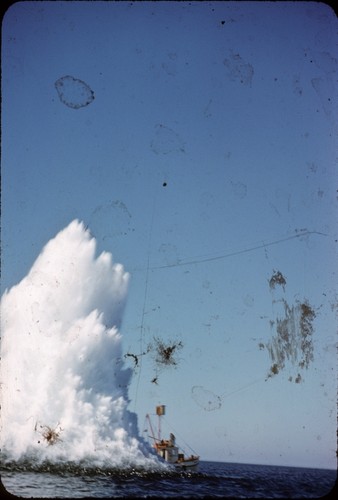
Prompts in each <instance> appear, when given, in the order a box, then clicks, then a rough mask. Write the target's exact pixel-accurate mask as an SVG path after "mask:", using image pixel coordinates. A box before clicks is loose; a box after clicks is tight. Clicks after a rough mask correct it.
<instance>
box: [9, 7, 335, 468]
mask: <svg viewBox="0 0 338 500" xmlns="http://www.w3.org/2000/svg"><path fill="white" fill-rule="evenodd" d="M336 27H337V26H336V18H335V15H334V13H333V11H332V10H331V9H330V8H329V7H328V6H327V5H325V4H323V3H316V2H280V3H278V2H272V3H268V2H257V3H256V2H196V3H195V2H177V3H176V2H149V3H148V2H117V3H115V2H98V1H94V2H57V1H56V2H18V3H16V4H14V5H12V6H11V7H10V9H9V10H8V11H7V13H6V15H5V17H4V19H3V31H2V37H3V39H2V221H1V225H2V290H3V291H4V290H5V289H6V288H9V287H11V286H13V285H15V284H16V283H18V282H19V281H20V280H21V279H22V278H23V277H24V276H25V275H26V274H27V272H28V271H29V269H30V267H31V266H32V264H33V262H34V260H35V259H36V257H37V256H38V255H39V253H40V251H41V249H42V247H43V246H44V245H45V243H46V242H47V241H48V240H49V239H50V238H52V237H53V236H55V234H56V233H57V232H58V231H60V230H61V229H63V228H64V227H65V226H67V225H68V224H69V223H70V222H71V221H72V220H73V219H75V218H78V219H79V220H82V221H83V222H84V223H85V224H86V225H88V227H89V228H90V230H91V232H92V234H93V236H94V237H95V238H96V239H97V242H98V251H99V252H101V251H103V250H106V251H109V252H111V253H112V254H113V257H114V260H115V261H116V262H121V263H122V264H123V265H124V267H125V269H126V270H127V271H128V272H130V274H131V281H130V288H129V296H128V302H127V307H126V310H125V315H124V320H123V324H122V328H121V333H122V335H123V345H124V350H125V352H126V353H132V354H135V355H140V354H141V353H142V352H147V351H148V352H147V353H146V354H144V355H143V356H139V365H138V367H135V374H134V378H133V382H132V384H131V386H130V390H129V397H130V400H131V402H130V409H131V410H132V411H135V412H136V413H137V415H138V417H139V426H140V432H142V425H143V419H144V416H145V414H146V413H147V412H153V411H154V408H155V406H156V405H157V404H159V403H163V404H166V405H167V418H168V421H169V422H170V423H171V424H172V425H173V426H174V428H175V430H177V433H178V436H179V435H182V436H183V437H184V439H185V440H186V441H187V442H188V443H189V444H191V446H192V447H193V448H194V449H195V450H196V451H197V452H198V453H199V454H200V455H201V457H202V459H206V460H220V461H232V462H248V463H249V462H250V463H271V464H281V465H299V466H315V467H334V466H335V445H334V443H335V442H336V439H335V429H336V420H335V417H336V362H335V342H336V339H335V332H336V321H335V308H336V304H337V296H336V289H335V286H336V281H337V280H336V274H335V262H336V260H335V248H336V244H337V243H336V242H337V232H336V225H335V224H334V218H335V216H336V203H337V191H336V190H337V183H336V180H337V174H336V165H335V161H336V158H335V156H336V155H335V153H336V149H335V147H336V136H337V101H336V96H335V92H334V90H335V82H336V71H337V58H338V55H337V52H336V49H335V46H336V42H337V40H336V36H335V31H336ZM66 76H68V77H69V76H70V77H72V78H71V79H64V77H66ZM60 78H61V79H64V80H62V81H63V83H64V87H63V88H64V89H65V94H66V95H64V96H60V95H59V93H58V89H57V87H56V86H55V83H56V82H57V81H58V80H59V79H60ZM67 85H68V87H67ZM67 91H68V94H67ZM91 91H92V92H93V96H94V99H93V100H90V99H89V101H90V102H88V95H92V94H91V93H90V92H91ZM75 101H76V102H77V103H80V104H79V106H78V107H72V105H73V104H74V102H75ZM277 271H279V272H280V273H281V274H282V276H283V277H284V278H285V281H286V284H285V286H284V287H283V286H282V285H279V284H277V285H276V286H275V287H273V286H270V285H269V282H270V280H271V278H272V277H273V276H274V275H276V272H277ZM301 304H309V306H310V307H311V310H312V311H314V312H315V314H316V317H315V319H314V320H313V321H312V323H311V325H312V327H313V333H312V336H311V345H312V346H313V360H311V361H310V362H309V364H308V367H307V368H303V369H301V368H299V366H298V365H297V364H296V363H293V362H292V361H290V359H289V360H287V362H286V363H285V365H284V366H282V367H280V370H279V371H278V373H277V374H274V375H273V376H270V377H268V374H269V373H270V371H269V370H270V368H271V366H272V365H273V362H274V361H273V359H272V357H271V351H269V346H271V345H273V342H274V339H276V337H277V336H278V331H277V325H278V324H281V322H283V320H284V323H283V324H284V325H286V326H287V327H290V325H291V320H290V321H289V322H288V318H287V317H286V314H287V313H286V311H289V313H290V311H293V312H294V313H295V314H296V312H295V311H298V310H299V307H300V305H301ZM297 308H298V309H297ZM290 314H291V313H290ZM292 314H293V313H292ZM292 314H291V315H292ZM278 321H279V323H278ZM156 339H160V340H161V342H162V343H163V345H164V346H167V347H168V346H173V345H175V346H177V348H176V351H175V352H174V354H175V358H173V360H174V361H175V363H176V364H175V365H173V364H168V365H165V364H163V363H162V364H161V363H159V362H158V360H157V359H156ZM181 345H182V346H183V347H181V348H180V346H181ZM295 349H296V350H297V349H298V351H299V352H298V354H299V355H300V345H299V344H298V345H297V346H296V347H295ZM126 363H127V364H129V365H130V366H131V367H133V358H132V357H127V358H126ZM298 373H299V374H300V375H301V381H300V382H297V383H295V380H297V376H298ZM270 374H271V373H270ZM154 379H156V382H157V383H155V382H154V381H153V380H154ZM152 381H153V382H152Z"/></svg>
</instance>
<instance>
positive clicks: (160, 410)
mask: <svg viewBox="0 0 338 500" xmlns="http://www.w3.org/2000/svg"><path fill="white" fill-rule="evenodd" d="M156 415H157V416H158V440H159V441H161V417H162V415H165V405H159V406H156Z"/></svg>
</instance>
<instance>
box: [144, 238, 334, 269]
mask: <svg viewBox="0 0 338 500" xmlns="http://www.w3.org/2000/svg"><path fill="white" fill-rule="evenodd" d="M310 234H319V235H321V236H327V234H324V233H320V232H318V231H306V232H303V233H299V234H294V235H292V236H287V237H286V238H281V239H279V240H275V241H270V242H268V243H262V244H260V245H256V246H254V247H250V248H244V249H243V250H237V251H235V252H230V253H226V254H222V255H218V256H214V257H205V258H196V259H194V260H189V261H186V262H176V263H174V264H165V265H163V266H154V267H151V268H150V269H151V270H156V269H166V268H169V267H179V266H188V265H191V264H201V263H203V262H212V261H215V260H221V259H227V258H228V257H234V256H235V255H241V254H244V253H248V252H253V251H254V250H259V249H261V248H266V247H270V246H272V245H277V244H278V243H283V242H284V241H289V240H293V239H295V238H300V237H301V236H308V235H310Z"/></svg>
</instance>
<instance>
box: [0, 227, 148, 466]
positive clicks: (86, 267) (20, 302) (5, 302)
mask: <svg viewBox="0 0 338 500" xmlns="http://www.w3.org/2000/svg"><path fill="white" fill-rule="evenodd" d="M95 252H96V241H95V239H94V238H93V237H92V236H91V235H90V233H89V231H88V230H86V229H85V227H84V225H83V223H81V222H79V221H78V220H74V221H73V222H71V223H70V224H69V226H68V227H66V228H65V229H64V230H62V231H61V232H60V233H58V234H57V236H56V237H55V238H53V239H52V240H50V241H49V242H48V243H47V245H46V246H45V247H44V249H43V250H42V252H41V254H40V255H39V257H38V258H37V260H36V261H35V263H34V265H33V267H32V268H31V270H30V271H29V273H28V275H27V276H26V277H25V278H24V279H23V280H22V281H21V282H20V283H19V284H17V285H16V286H13V287H12V288H11V289H10V290H6V291H5V293H4V295H3V297H2V299H1V327H2V341H1V356H2V362H1V406H2V408H1V450H2V452H3V454H4V455H5V456H6V457H7V458H9V459H11V460H22V459H25V460H27V459H34V460H38V461H43V460H47V461H49V462H50V461H52V462H60V461H72V462H74V461H75V462H82V463H83V462H84V461H85V462H86V463H88V464H92V465H97V466H109V467H125V466H131V467H135V466H136V467H137V466H140V467H148V466H150V467H153V466H157V465H158V460H157V459H156V457H155V456H154V455H153V454H152V452H151V450H150V448H149V446H148V445H147V444H146V443H145V441H144V440H143V439H142V438H141V437H140V436H139V433H138V427H137V416H136V415H135V414H134V413H132V412H130V411H129V410H128V409H127V406H128V402H129V401H128V384H129V383H130V380H131V376H132V371H131V370H130V369H126V368H125V367H124V363H123V354H122V345H121V334H120V333H119V327H120V325H121V320H122V314H123V310H124V307H125V303H126V298H127V289H128V282H129V275H128V273H126V272H125V271H124V268H123V266H122V265H121V264H114V263H113V259H112V255H111V254H110V253H107V252H103V253H101V255H99V256H98V257H96V255H95Z"/></svg>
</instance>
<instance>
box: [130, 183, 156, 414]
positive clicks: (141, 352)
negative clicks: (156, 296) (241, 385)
mask: <svg viewBox="0 0 338 500" xmlns="http://www.w3.org/2000/svg"><path fill="white" fill-rule="evenodd" d="M155 200H156V193H155V195H154V200H153V210H152V214H151V221H150V229H149V238H148V251H147V268H146V280H145V287H144V297H143V307H142V317H141V326H140V349H141V350H140V362H139V372H138V377H137V382H136V393H135V402H134V411H136V402H137V394H138V388H139V384H140V378H141V371H142V358H143V337H144V315H145V310H146V303H147V294H148V281H149V270H150V249H151V240H152V234H153V225H154V213H155Z"/></svg>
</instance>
